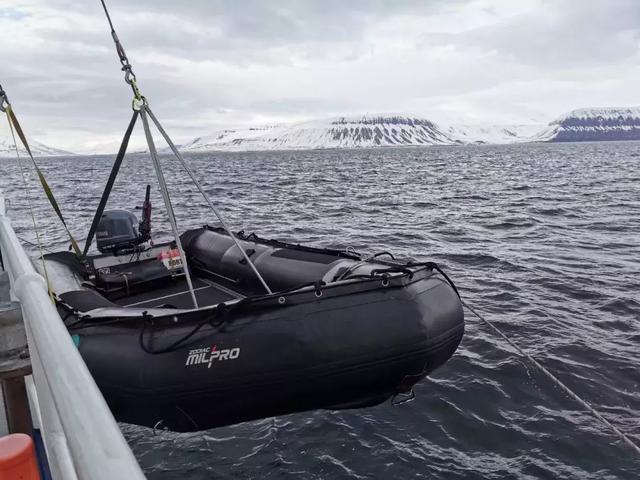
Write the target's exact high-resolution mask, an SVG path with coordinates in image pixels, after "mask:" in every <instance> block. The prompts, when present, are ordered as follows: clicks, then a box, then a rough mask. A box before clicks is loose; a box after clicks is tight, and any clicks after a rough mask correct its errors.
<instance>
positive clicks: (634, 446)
mask: <svg viewBox="0 0 640 480" xmlns="http://www.w3.org/2000/svg"><path fill="white" fill-rule="evenodd" d="M460 301H461V302H462V304H463V305H464V306H465V307H467V309H468V310H469V311H470V312H471V313H473V314H474V315H475V316H476V317H478V319H480V320H481V321H482V322H483V323H484V324H485V325H487V326H488V327H489V328H491V329H492V330H493V331H494V332H495V333H496V334H497V335H498V336H500V337H501V338H502V339H503V340H504V341H505V342H507V343H508V344H509V345H511V346H512V347H513V348H514V349H515V350H516V351H517V352H518V353H519V354H520V355H521V356H522V357H524V358H525V359H527V360H528V361H529V362H531V363H532V364H533V365H534V366H535V367H536V368H538V370H540V371H541V372H542V373H544V374H545V375H546V376H547V377H548V378H549V379H550V380H551V381H552V382H553V383H555V384H556V385H557V386H558V387H560V388H561V389H562V390H564V392H565V393H567V395H569V396H570V397H571V398H573V399H574V400H575V401H576V402H578V403H579V404H580V405H582V406H583V407H584V408H585V409H586V410H587V411H589V412H590V413H591V414H592V415H593V416H594V417H596V418H597V419H598V420H600V422H602V424H604V425H605V426H606V427H608V428H609V429H610V430H611V431H612V432H613V433H615V434H616V435H617V436H618V437H619V438H620V439H621V440H622V441H623V442H624V443H626V444H627V445H628V446H629V447H631V448H632V449H633V450H634V451H635V452H636V453H637V454H638V455H640V447H639V446H638V445H637V444H636V443H635V442H634V441H632V440H631V439H630V438H629V437H628V436H627V435H626V434H625V433H624V432H622V431H621V430H620V429H619V428H618V427H616V426H615V425H613V424H612V423H611V422H610V421H609V420H607V419H606V418H605V417H604V416H603V415H602V414H601V413H600V412H598V411H597V410H596V409H595V408H594V407H592V406H591V405H590V404H589V403H588V402H587V401H586V400H583V399H582V398H581V397H580V396H579V395H578V394H577V393H575V392H574V391H573V390H571V389H570V388H569V387H568V386H567V385H565V384H564V383H563V382H562V381H561V380H560V379H559V378H558V377H556V376H555V375H554V374H553V373H551V372H550V371H549V370H547V368H546V367H544V366H543V365H542V364H541V363H540V362H538V361H537V360H536V359H535V358H533V357H532V356H531V355H529V354H528V353H527V352H525V351H524V350H523V349H522V348H520V347H519V346H518V345H517V344H516V343H515V342H514V341H513V340H511V339H510V338H509V337H507V336H506V335H505V334H504V333H503V332H502V330H500V329H499V328H498V327H497V326H496V325H495V324H494V323H493V322H491V321H490V320H488V319H487V318H485V317H484V316H482V315H480V314H479V313H478V312H477V311H476V310H475V309H474V308H473V307H472V306H471V305H469V304H468V303H467V302H465V301H464V300H462V299H460Z"/></svg>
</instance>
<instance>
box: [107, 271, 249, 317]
mask: <svg viewBox="0 0 640 480" xmlns="http://www.w3.org/2000/svg"><path fill="white" fill-rule="evenodd" d="M193 291H194V293H195V295H196V299H197V301H198V306H200V307H204V306H207V305H217V304H218V303H221V302H226V301H227V300H233V299H236V298H242V295H240V294H238V293H236V292H234V291H232V290H229V289H228V288H225V287H223V286H221V285H218V284H217V283H215V282H212V281H211V280H209V279H206V278H199V277H193ZM113 302H114V303H117V304H118V305H120V306H122V307H135V308H157V307H165V308H166V307H174V308H181V309H182V308H185V309H188V308H193V301H192V300H191V293H190V292H189V287H188V285H187V281H186V279H185V278H181V279H179V280H175V281H173V282H172V283H171V284H169V285H165V286H162V287H159V288H154V289H151V290H148V291H145V292H139V293H136V294H134V295H130V296H127V297H123V298H120V299H117V300H113Z"/></svg>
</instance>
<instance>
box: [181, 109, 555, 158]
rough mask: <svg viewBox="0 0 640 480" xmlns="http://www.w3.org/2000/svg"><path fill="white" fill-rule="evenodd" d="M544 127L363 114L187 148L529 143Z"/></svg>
mask: <svg viewBox="0 0 640 480" xmlns="http://www.w3.org/2000/svg"><path fill="white" fill-rule="evenodd" d="M542 128H543V126H541V125H520V126H499V125H498V126H474V125H440V124H437V123H435V122H433V121H431V120H428V119H425V118H420V117H414V116H403V115H362V116H356V117H335V118H330V119H326V120H313V121H309V122H301V123H295V124H291V125H276V126H268V127H261V128H250V129H228V130H221V131H218V132H215V133H213V134H212V135H207V136H206V137H198V138H195V139H194V140H192V141H190V142H188V143H186V144H184V145H182V146H181V150H184V151H207V150H225V151H249V150H290V149H318V148H354V147H391V146H420V145H456V144H477V143H515V142H526V141H529V138H530V137H531V136H532V135H534V134H535V133H537V132H539V131H540V130H541V129H542Z"/></svg>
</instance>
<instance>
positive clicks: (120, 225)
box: [96, 210, 140, 253]
mask: <svg viewBox="0 0 640 480" xmlns="http://www.w3.org/2000/svg"><path fill="white" fill-rule="evenodd" d="M139 238H140V235H139V234H138V219H137V217H136V216H135V215H134V214H133V213H131V212H128V211H126V210H109V211H107V212H104V213H103V214H102V218H100V223H99V224H98V231H97V232H96V243H97V245H98V250H99V251H100V253H109V252H114V251H116V250H120V249H123V248H132V247H134V246H136V245H138V243H139V241H138V240H139Z"/></svg>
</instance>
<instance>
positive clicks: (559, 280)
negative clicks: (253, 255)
mask: <svg viewBox="0 0 640 480" xmlns="http://www.w3.org/2000/svg"><path fill="white" fill-rule="evenodd" d="M187 158H188V160H189V162H190V164H191V165H192V166H193V168H194V170H195V171H196V172H197V174H198V176H199V177H200V178H201V179H202V181H203V183H204V185H205V188H206V190H207V191H208V192H209V194H210V195H211V197H212V198H213V199H214V200H215V202H216V204H217V205H218V206H219V208H220V210H221V211H222V213H223V214H224V216H225V217H226V219H227V222H228V223H229V224H230V225H232V226H233V228H234V229H236V230H240V229H244V230H245V231H247V232H250V231H255V232H257V233H259V234H260V235H261V236H265V237H276V238H279V239H283V240H293V239H295V240H296V241H298V242H308V243H311V244H315V245H321V246H332V247H341V248H344V247H347V246H351V247H353V248H355V249H356V250H360V251H366V252H375V251H379V250H389V251H392V252H394V253H396V254H397V255H399V256H404V257H413V258H416V259H422V260H434V261H436V262H438V263H439V264H441V265H442V266H443V268H444V269H445V270H446V271H447V272H448V273H449V274H450V276H451V277H452V278H453V280H454V281H455V282H456V284H457V285H458V288H459V289H460V291H461V294H462V296H463V298H464V299H466V301H467V302H469V303H470V304H472V305H473V306H474V307H475V308H476V309H478V310H479V311H480V312H483V314H485V315H486V316H487V317H488V318H489V319H490V320H492V321H494V322H495V324H496V325H497V326H498V327H499V328H501V329H502V330H503V331H504V332H505V333H506V334H507V335H508V336H509V337H510V338H511V339H512V340H514V341H515V342H517V343H518V345H520V346H521V347H522V348H523V349H525V350H526V351H527V352H528V353H530V354H531V355H533V356H534V357H535V358H536V359H538V360H539V361H540V362H541V363H542V364H543V365H545V366H546V367H547V368H549V369H550V370H551V371H552V372H553V373H555V374H556V375H557V376H558V377H559V378H560V379H561V380H562V381H563V382H565V383H566V384H567V385H568V386H569V387H570V388H572V389H573V390H574V391H575V392H576V393H578V394H579V395H580V396H581V397H583V398H584V399H585V400H587V401H588V402H590V403H591V404H592V405H593V406H595V407H596V408H597V409H598V410H599V411H600V412H602V414H603V415H605V416H606V417H607V418H608V419H609V420H610V421H611V422H613V423H614V424H615V425H617V426H618V427H619V428H620V429H621V430H622V431H623V432H625V433H626V434H628V435H629V436H630V437H631V438H632V439H634V440H635V442H636V443H640V143H633V142H629V143H585V144H539V145H513V146H471V147H428V148H402V149H391V148H385V149H370V150H369V149H361V150H327V151H296V152H269V153H224V154H223V153H220V154H219V153H215V154H194V155H189V156H188V157H187ZM112 161H113V158H112V157H104V156H102V157H86V158H83V157H73V158H55V159H43V160H41V166H42V169H43V170H44V172H45V174H46V176H47V178H48V179H49V182H50V183H51V186H52V188H53V190H54V192H55V194H56V196H57V198H58V200H59V202H60V204H61V205H63V208H64V212H65V215H66V217H67V219H68V222H69V224H70V226H71V229H72V231H73V232H74V233H75V234H76V236H77V237H83V235H85V234H86V231H87V229H88V226H89V223H90V220H91V217H92V215H93V212H94V209H95V207H96V204H97V200H98V197H99V195H100V193H101V190H102V187H103V185H104V182H105V180H106V178H107V176H108V173H109V169H110V166H111V163H112ZM163 164H164V165H165V168H166V171H167V178H168V183H169V188H170V190H171V192H172V193H173V203H174V207H175V210H176V213H177V216H178V219H179V226H180V228H181V229H186V228H189V227H195V226H199V225H201V224H203V223H211V224H214V223H215V221H214V219H213V217H212V215H211V214H210V213H209V212H208V211H207V210H206V209H205V208H204V206H203V203H202V201H201V200H200V198H199V196H198V194H197V191H196V190H195V188H194V187H193V186H192V185H190V184H189V182H188V181H187V178H186V176H185V175H184V174H183V173H182V172H181V171H180V170H179V168H178V167H177V165H176V163H175V162H173V161H172V160H171V157H168V156H164V157H163ZM0 168H1V171H2V175H0V189H2V190H4V193H5V194H6V195H7V196H8V197H9V198H10V199H12V204H11V207H10V211H11V213H12V216H13V218H14V219H15V220H14V225H15V227H16V230H17V231H18V234H19V235H20V236H21V237H22V238H23V239H24V240H25V241H29V242H33V241H34V235H33V232H32V229H31V227H30V223H29V222H30V219H29V215H28V213H27V212H28V210H27V207H26V205H27V203H26V197H25V195H24V188H23V183H22V180H21V177H20V174H19V170H18V168H17V165H16V162H15V160H10V159H3V160H0ZM25 168H26V169H28V172H27V179H26V180H27V184H28V185H31V187H32V188H31V191H32V194H33V196H34V207H35V211H36V215H37V219H38V222H39V224H40V227H41V230H42V235H43V238H44V240H45V242H46V244H47V246H48V247H49V248H53V249H56V248H66V246H67V243H68V242H67V241H66V238H65V235H64V233H63V230H62V228H61V227H60V225H59V223H58V222H57V220H56V219H55V216H54V215H53V213H52V210H51V208H50V207H49V206H48V204H47V203H46V200H43V195H42V194H41V193H40V191H39V190H37V189H36V187H35V183H34V182H35V177H34V176H33V172H32V170H31V168H29V166H28V164H27V163H26V162H25ZM147 183H151V184H152V185H154V188H155V182H154V181H153V169H152V167H151V164H150V162H149V159H148V157H146V156H145V155H134V156H130V157H128V158H127V160H126V161H125V164H124V166H123V169H122V172H121V174H120V176H119V180H118V182H117V184H116V188H115V189H114V193H113V195H112V200H111V203H110V206H111V207H123V208H133V207H134V206H135V205H140V204H141V202H142V200H143V196H144V186H145V185H146V184H147ZM153 195H154V197H153V202H154V228H155V232H156V238H159V237H163V236H165V237H166V236H167V234H168V230H169V229H168V225H167V224H166V223H165V222H163V221H162V220H163V219H164V218H166V216H165V214H164V211H163V208H162V201H161V199H160V196H159V192H158V191H157V189H155V190H154V191H153ZM27 246H29V245H27ZM29 247H30V248H31V251H34V249H33V247H32V246H29ZM466 318H467V330H466V335H465V337H464V339H463V341H462V344H461V346H460V348H459V349H458V351H457V353H456V354H455V355H454V357H453V358H452V359H451V360H450V361H449V362H448V363H447V364H446V365H445V366H444V367H442V368H441V369H440V370H438V371H437V372H435V374H433V375H432V376H431V377H430V378H428V379H426V380H424V381H422V382H420V383H419V384H418V385H417V387H416V389H415V392H416V394H417V398H416V400H415V401H414V402H412V403H408V404H405V405H402V406H398V407H393V406H391V405H390V404H383V405H380V406H377V407H375V408H369V409H365V410H354V411H342V412H330V411H317V412H309V413H302V414H296V415H290V416H286V417H279V418H275V419H265V420H261V421H257V422H251V423H245V424H241V425H237V426H232V427H225V428H219V429H215V430H210V431H206V432H200V433H189V434H175V433H169V432H156V433H155V434H154V432H153V431H152V430H150V429H147V428H140V427H136V426H132V425H122V429H123V431H124V433H125V436H126V438H127V440H128V441H129V443H130V445H131V446H132V448H133V450H134V452H135V455H136V457H137V458H138V460H139V461H140V463H141V465H142V466H143V468H144V470H145V472H146V474H147V475H148V477H149V478H150V479H157V480H160V479H162V480H168V479H179V480H187V479H209V478H214V479H289V478H291V479H293V478H296V479H297V478H301V479H413V478H420V479H511V478H513V479H538V478H543V479H555V478H568V479H598V480H601V479H635V478H640V457H638V456H637V454H636V453H635V452H633V451H632V450H631V449H630V448H628V447H627V446H626V445H624V444H623V443H622V442H620V441H619V439H618V438H617V437H616V436H614V435H612V434H611V433H610V431H608V430H607V429H606V428H604V427H603V426H602V425H601V424H600V423H599V422H598V421H597V420H595V419H594V418H593V417H592V416H591V415H590V414H589V413H588V412H586V411H584V410H583V409H582V408H581V406H580V405H579V404H577V403H576V402H575V401H574V400H572V399H571V398H569V397H568V396H567V395H566V394H565V393H564V392H563V391H561V390H560V389H558V388H557V387H556V386H554V385H553V384H552V383H551V382H550V381H549V380H548V379H547V378H546V377H545V376H543V375H541V374H540V373H539V372H538V371H536V370H535V368H534V367H532V366H531V365H530V364H528V363H527V362H525V361H523V360H522V359H521V358H519V357H518V355H517V354H516V352H515V351H514V350H513V349H512V348H511V347H510V346H509V345H508V344H507V343H506V342H505V341H503V340H502V339H500V338H498V337H496V335H495V334H494V333H493V332H492V331H491V330H490V329H489V328H488V327H486V326H485V325H484V324H482V323H480V322H479V321H478V320H477V319H475V318H474V317H473V316H472V315H470V314H469V313H468V312H467V316H466ZM211 408H216V406H215V405H211Z"/></svg>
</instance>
